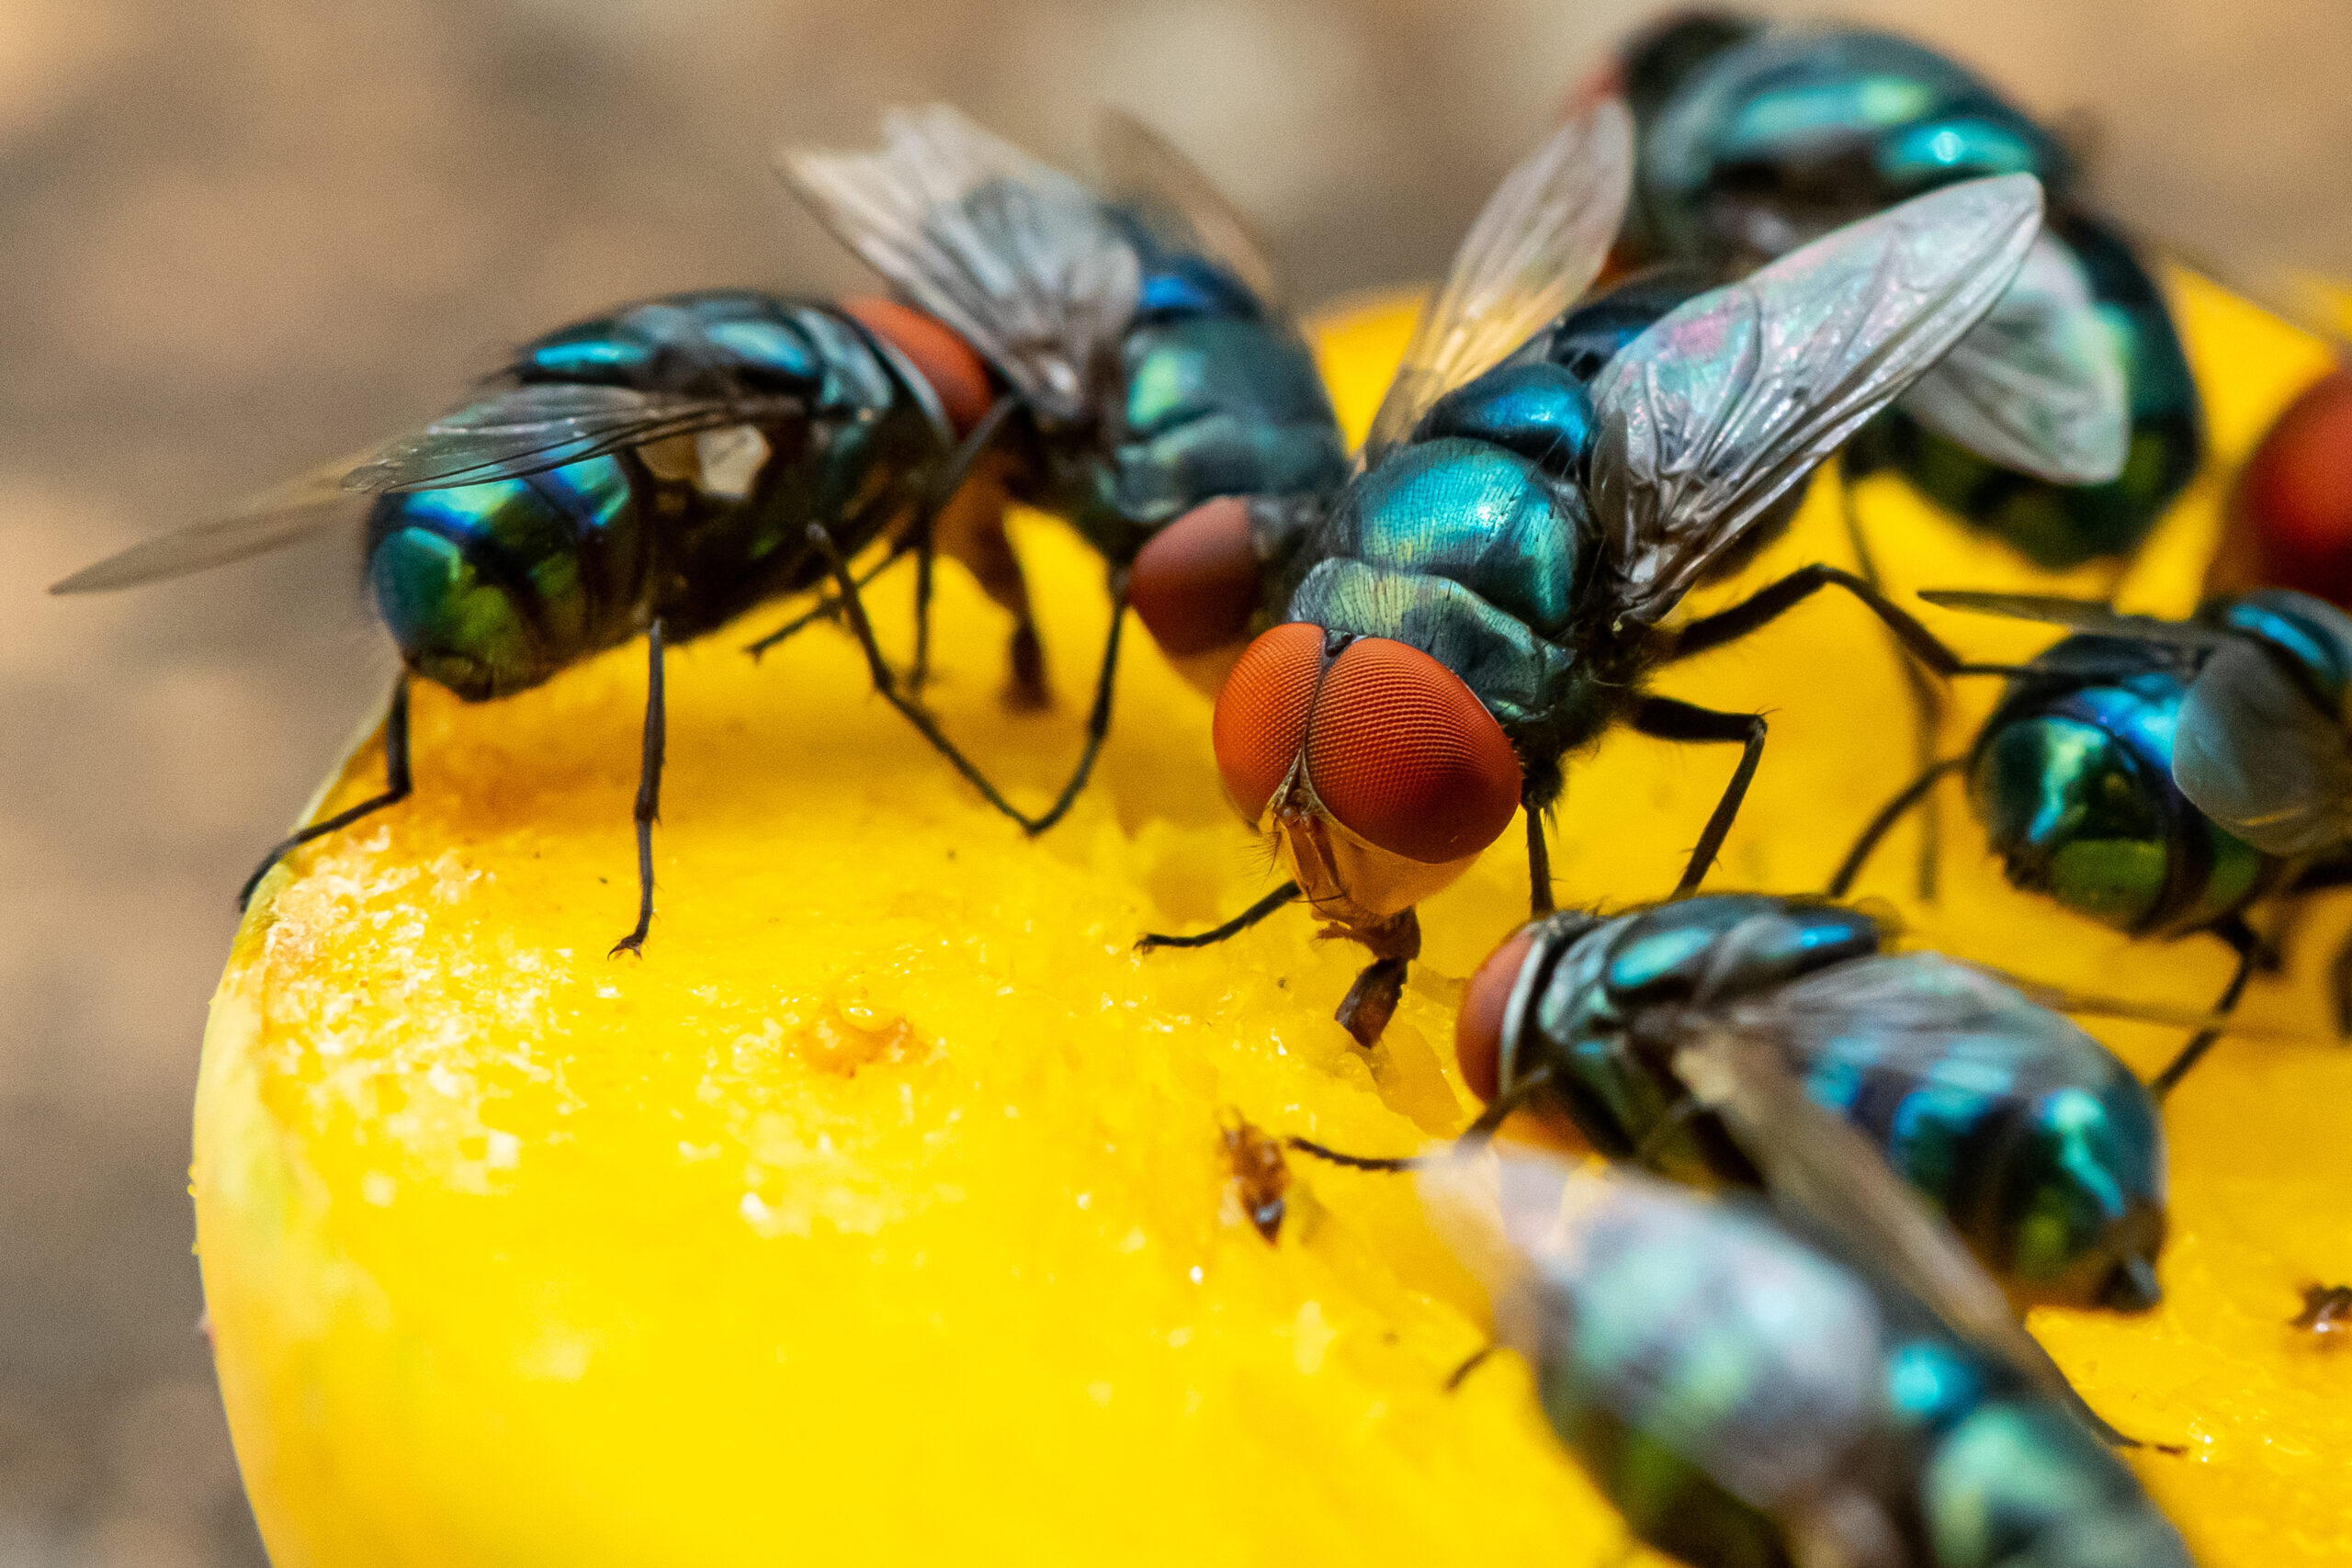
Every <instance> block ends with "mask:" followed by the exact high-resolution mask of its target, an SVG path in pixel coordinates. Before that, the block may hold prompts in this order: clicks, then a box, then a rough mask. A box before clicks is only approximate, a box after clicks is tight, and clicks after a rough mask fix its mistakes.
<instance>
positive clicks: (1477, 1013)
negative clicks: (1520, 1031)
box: [1453, 926, 1535, 1100]
mask: <svg viewBox="0 0 2352 1568" xmlns="http://www.w3.org/2000/svg"><path fill="white" fill-rule="evenodd" d="M1534 946H1535V930H1534V928H1533V927H1532V926H1531V927H1529V928H1528V929H1527V930H1525V931H1521V932H1520V933H1519V934H1518V935H1517V936H1515V937H1512V938H1511V939H1510V941H1509V942H1504V943H1503V944H1502V945H1501V946H1500V947H1498V948H1497V949H1495V951H1494V952H1493V953H1489V954H1488V955H1487V961H1486V962H1485V963H1484V964H1480V965H1478V972H1477V973H1476V975H1473V976H1470V983H1469V984H1468V985H1467V986H1465V987H1463V988H1462V1010H1461V1011H1460V1012H1459V1013H1457V1014H1455V1015H1454V1020H1453V1057H1454V1060H1455V1061H1458V1062H1460V1063H1461V1064H1462V1081H1463V1082H1464V1083H1466V1084H1468V1085H1469V1086H1470V1092H1471V1093H1473V1094H1475V1095H1476V1096H1477V1097H1478V1098H1479V1099H1480V1100H1492V1099H1494V1098H1495V1096H1496V1094H1498V1092H1500V1090H1501V1088H1502V1064H1503V1010H1505V1009H1506V1008H1508V1007H1510V993H1511V989H1512V987H1516V986H1517V985H1518V984H1519V972H1520V970H1521V968H1523V967H1525V965H1526V964H1527V954H1528V953H1529V952H1530V951H1531V950H1532V948H1533V947H1534Z"/></svg>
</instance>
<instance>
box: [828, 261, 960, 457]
mask: <svg viewBox="0 0 2352 1568" xmlns="http://www.w3.org/2000/svg"><path fill="white" fill-rule="evenodd" d="M842 314H843V315H845V316H847V317H849V319H850V320H852V321H855V322H856V323H857V324H858V325H859V326H861V327H864V328H865V330H866V331H867V332H870V333H873V334H874V335H875V336H876V337H878V338H880V339H881V340H882V341H883V342H884V343H887V344H889V345H890V346H891V347H892V348H895V349H897V350H898V351H899V353H900V354H903V355H906V356H907V358H908V359H909V360H910V362H912V364H913V365H914V367H915V368H916V369H917V370H918V371H920V372H921V373H922V378H923V379H924V380H926V381H928V382H930V383H931V389H932V390H933V391H934V392H936V393H938V394H939V402H940V406H941V407H942V408H944V409H945V410H946V411H947V423H950V424H952V425H954V426H955V427H956V434H958V435H968V434H971V432H972V427H973V426H974V425H976V424H978V423H980V416H981V415H983V414H985V413H987V412H989V403H990V402H992V401H994V400H995V394H994V393H992V392H990V391H989V367H987V366H986V365H984V364H982V363H981V362H980V356H979V355H978V354H976V353H974V352H973V350H972V345H971V344H968V343H966V342H965V341H964V340H963V339H962V338H961V337H958V336H957V335H956V331H955V329H954V328H952V327H950V326H948V325H947V323H946V322H944V321H940V320H939V319H938V318H937V317H934V316H926V315H924V314H923V313H922V311H921V310H914V309H913V308H911V307H910V306H906V305H901V304H899V302H898V301H897V300H896V299H882V298H880V297H879V296H877V295H870V294H869V295H860V296H859V297H857V298H856V299H844V300H842Z"/></svg>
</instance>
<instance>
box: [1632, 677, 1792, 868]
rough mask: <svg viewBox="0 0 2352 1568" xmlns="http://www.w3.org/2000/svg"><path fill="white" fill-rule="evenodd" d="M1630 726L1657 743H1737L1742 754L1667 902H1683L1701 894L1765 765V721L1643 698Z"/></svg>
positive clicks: (1759, 716)
mask: <svg viewBox="0 0 2352 1568" xmlns="http://www.w3.org/2000/svg"><path fill="white" fill-rule="evenodd" d="M1633 726H1634V729H1635V730H1637V731H1639V732H1640V733H1641V734H1644V735H1647V736H1650V737H1652V738H1654V739H1659V740H1695V741H1716V742H1730V741H1737V742H1738V743H1739V744H1741V745H1742V746H1744V747H1745V748H1746V750H1743V751H1742V752H1741V753H1740V758H1739V766H1738V767H1736V768H1735V769H1733V770H1732V775H1731V783H1730V784H1727V785H1725V786H1724V793H1723V798H1722V799H1721V800H1718V801H1717V802H1715V810H1714V815H1713V816H1712V817H1710V818H1707V826H1706V829H1705V830H1704V831H1703V832H1702V833H1701V834H1700V835H1699V843H1698V847H1697V848H1695V849H1693V850H1692V851H1691V863H1690V864H1689V865H1687V866H1685V867H1683V870H1682V880H1681V881H1679V882H1678V883H1676V884H1675V885H1674V892H1673V894H1672V895H1671V897H1676V898H1687V897H1690V896H1691V894H1693V893H1696V892H1697V891H1698V890H1699V884H1700V883H1701V881H1702V880H1703V879H1704V878H1705V877H1706V874H1707V868H1708V867H1709V866H1711V865H1713V863H1714V861H1715V855H1716V853H1717V852H1720V851H1721V850H1722V849H1723V847H1724V836H1725V835H1726V834H1728V833H1729V832H1730V831H1731V825H1732V822H1733V820H1734V819H1735V818H1737V817H1738V816H1739V803H1740V802H1741V801H1743V800H1745V799H1747V786H1748V784H1749V782H1750V781H1752V780H1753V779H1754V778H1755V777H1756V767H1757V764H1758V762H1761V761H1763V760H1764V728H1765V727H1764V716H1763V715H1762V714H1755V713H1717V712H1716V711H1715V710H1714V709H1713V708H1702V707H1697V706H1694V705H1691V704H1690V703H1683V702H1677V701H1675V700H1674V699H1673V698H1672V697H1644V698H1643V699H1642V701H1641V705H1640V706H1638V707H1636V708H1635V709H1634V717H1633Z"/></svg>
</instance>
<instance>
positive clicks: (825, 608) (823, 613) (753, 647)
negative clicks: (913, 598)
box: [743, 545, 907, 660]
mask: <svg viewBox="0 0 2352 1568" xmlns="http://www.w3.org/2000/svg"><path fill="white" fill-rule="evenodd" d="M906 553H907V550H906V547H905V546H904V545H893V546H892V547H890V550H889V552H888V554H886V555H885V556H883V558H881V559H880V560H878V561H876V562H875V563H874V564H873V565H872V566H870V567H868V568H867V569H866V570H865V576H863V577H861V578H859V579H858V580H857V585H858V587H860V588H865V587H866V586H867V585H868V584H870V583H872V582H873V581H874V580H875V579H876V578H877V577H879V576H881V575H882V574H883V573H884V572H886V571H888V570H890V569H891V568H892V567H894V566H896V565H898V564H899V558H900V557H902V556H904V555H905V554H906ZM841 614H842V602H841V601H840V600H838V599H836V598H833V597H832V596H831V594H820V595H819V596H818V599H817V604H816V606H815V607H814V608H813V609H810V610H809V611H808V612H807V613H806V614H805V615H795V616H794V617H793V618H792V619H790V620H788V621H786V622H785V623H784V625H782V626H778V627H776V629H775V630H774V631H772V632H770V633H768V635H767V636H765V637H762V638H760V640H759V641H757V642H747V643H745V644H744V645H743V651H744V652H746V653H748V654H750V655H751V656H752V659H753V660H757V659H758V658H759V657H760V655H761V654H763V653H765V652H766V651H767V650H768V649H771V648H774V647H775V645H776V644H778V643H780V642H783V641H785V640H786V639H787V638H789V637H795V636H797V635H798V634H799V633H800V632H802V631H805V630H806V629H808V627H809V626H812V625H813V624H815V623H816V622H818V621H834V620H839V619H840V618H841Z"/></svg>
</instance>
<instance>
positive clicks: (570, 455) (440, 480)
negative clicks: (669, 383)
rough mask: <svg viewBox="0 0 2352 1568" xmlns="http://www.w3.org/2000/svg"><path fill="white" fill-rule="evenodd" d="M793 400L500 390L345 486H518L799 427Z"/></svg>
mask: <svg viewBox="0 0 2352 1568" xmlns="http://www.w3.org/2000/svg"><path fill="white" fill-rule="evenodd" d="M806 409H807V404H805V403H804V402H802V401H801V400H799V399H797V398H782V397H760V398H680V397H669V396H663V395H661V394H658V393H650V392H640V391H637V390H635V389H631V388H628V387H603V386H592V385H584V384H582V383H578V382H571V381H554V382H542V383H538V384H536V385H532V386H527V387H515V388H510V389H507V390H505V391H502V392H499V393H496V394H494V395H493V396H491V397H488V398H484V399H482V400H481V401H480V402H475V403H469V404H468V405H467V406H466V407H464V408H461V409H459V410H458V411H457V412H454V413H447V414H443V415H442V416H441V417H440V418H438V419H436V420H435V421H434V422H433V423H430V424H428V425H426V426H425V427H424V429H422V430H417V431H412V432H410V433H409V434H405V435H397V436H394V437H393V438H392V439H391V440H390V441H387V442H385V443H384V444H383V445H382V446H379V447H377V448H376V449H375V450H374V451H373V452H370V453H369V454H368V456H367V457H365V458H364V459H363V460H362V461H361V462H360V463H359V464H358V465H357V466H356V467H355V468H352V469H351V471H350V472H349V473H348V474H346V475H345V477H344V479H343V484H344V487H345V489H347V490H356V491H369V492H372V493H375V494H379V495H382V494H398V493H401V492H402V491H419V490H449V489H453V488H455V487H456V486H458V485H471V484H486V483H488V482H489V481H491V480H492V479H521V478H523V477H524V476H525V475H527V474H537V473H545V472H546V471H547V470H548V469H549V468H561V467H563V466H564V465H565V464H566V463H577V462H582V461H583V460H585V459H587V458H590V457H603V456H605V454H607V453H611V452H619V451H624V450H626V449H628V448H629V447H632V446H645V445H647V444H648V443H650V442H654V441H661V440H664V439H666V438H668V437H670V436H673V435H692V434H696V433H698V432H701V431H706V430H720V429H724V428H726V427H728V426H730V425H740V424H752V425H759V424H770V425H772V424H775V423H777V422H779V421H781V420H787V419H797V418H799V417H801V416H802V415H803V414H804V412H806Z"/></svg>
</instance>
